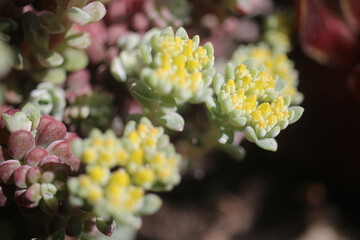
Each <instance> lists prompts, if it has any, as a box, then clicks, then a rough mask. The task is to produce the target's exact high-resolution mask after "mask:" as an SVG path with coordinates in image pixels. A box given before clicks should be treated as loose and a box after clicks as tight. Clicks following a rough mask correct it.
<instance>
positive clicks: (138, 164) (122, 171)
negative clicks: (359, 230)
mask: <svg viewBox="0 0 360 240" xmlns="http://www.w3.org/2000/svg"><path fill="white" fill-rule="evenodd" d="M163 131H164V130H163V128H161V127H153V126H152V124H151V123H150V121H149V120H148V119H146V118H142V119H141V120H140V122H139V124H136V123H135V122H133V121H132V122H129V123H128V124H127V125H126V127H125V131H124V136H123V137H122V138H117V137H116V136H115V134H114V133H113V132H112V131H107V132H106V133H101V132H100V131H99V130H93V131H92V132H91V134H90V137H89V138H87V139H84V140H76V141H74V142H73V148H74V151H75V152H76V153H77V155H78V156H79V157H80V158H81V160H82V163H83V164H84V166H85V172H84V173H83V174H81V175H79V176H78V177H74V178H71V179H69V180H68V187H69V190H70V193H71V196H70V198H71V202H72V203H73V204H74V205H78V206H81V207H85V206H88V207H90V209H91V210H92V211H93V212H94V214H95V216H96V217H100V218H101V219H104V220H105V221H110V220H111V219H115V220H116V221H117V222H119V223H121V224H130V225H132V226H135V227H139V224H140V218H139V216H141V215H144V214H151V213H153V212H155V211H156V210H157V209H158V208H159V207H160V205H161V200H160V198H159V197H158V196H157V195H155V194H153V193H149V192H148V191H164V190H170V189H172V188H173V187H174V186H175V185H176V184H178V183H179V181H180V174H179V162H180V156H179V155H178V154H176V152H175V150H174V147H173V145H172V144H170V143H169V138H168V136H167V135H164V133H163Z"/></svg>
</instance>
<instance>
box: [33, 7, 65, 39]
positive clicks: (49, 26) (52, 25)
mask: <svg viewBox="0 0 360 240" xmlns="http://www.w3.org/2000/svg"><path fill="white" fill-rule="evenodd" d="M38 16H39V23H40V25H41V27H42V28H43V29H44V30H45V31H46V32H48V33H51V34H59V33H62V32H64V31H65V27H64V25H62V23H61V22H60V21H59V20H58V19H57V17H56V15H55V14H54V13H52V12H49V11H41V12H40V13H39V14H38Z"/></svg>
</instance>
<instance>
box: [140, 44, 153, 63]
mask: <svg viewBox="0 0 360 240" xmlns="http://www.w3.org/2000/svg"><path fill="white" fill-rule="evenodd" d="M140 50H141V58H142V60H143V61H144V64H145V65H150V64H151V63H152V62H153V57H152V56H151V52H150V51H151V50H150V48H149V47H148V46H146V45H142V46H141V48H140Z"/></svg>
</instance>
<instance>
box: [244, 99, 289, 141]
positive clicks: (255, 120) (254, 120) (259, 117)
mask: <svg viewBox="0 0 360 240" xmlns="http://www.w3.org/2000/svg"><path fill="white" fill-rule="evenodd" d="M288 118H289V111H288V109H287V106H285V104H284V97H283V96H280V97H277V98H276V99H275V100H274V101H273V102H272V103H268V102H264V103H261V104H260V105H259V106H258V107H257V108H256V109H255V110H254V111H253V112H252V113H251V121H250V124H251V125H252V127H253V128H254V129H255V131H256V130H258V131H259V130H260V131H259V132H260V137H264V136H265V134H266V133H267V132H269V131H270V130H272V129H273V128H274V127H275V126H276V125H277V124H278V123H279V122H281V121H287V120H288ZM262 130H265V131H262ZM261 132H263V133H261ZM261 135H263V136H261Z"/></svg>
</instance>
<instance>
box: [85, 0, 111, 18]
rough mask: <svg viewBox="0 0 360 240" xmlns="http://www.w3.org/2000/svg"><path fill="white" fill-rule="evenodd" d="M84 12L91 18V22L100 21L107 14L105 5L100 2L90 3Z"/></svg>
mask: <svg viewBox="0 0 360 240" xmlns="http://www.w3.org/2000/svg"><path fill="white" fill-rule="evenodd" d="M82 10H84V11H85V12H86V13H87V14H88V15H89V16H90V22H97V21H100V20H101V19H102V18H103V17H104V16H105V14H106V8H105V6H104V4H102V3H101V2H99V1H94V2H91V3H89V4H88V5H86V6H85V7H84V8H83V9H82Z"/></svg>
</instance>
